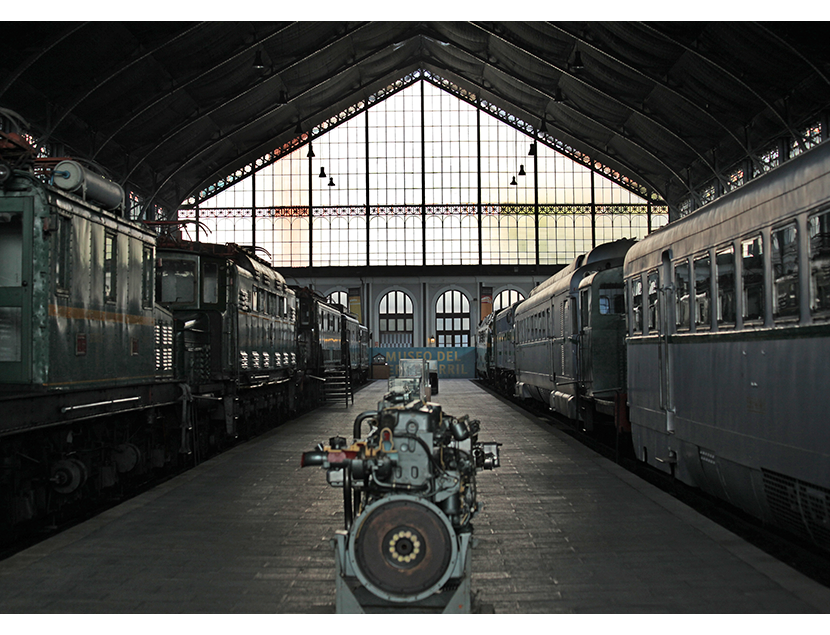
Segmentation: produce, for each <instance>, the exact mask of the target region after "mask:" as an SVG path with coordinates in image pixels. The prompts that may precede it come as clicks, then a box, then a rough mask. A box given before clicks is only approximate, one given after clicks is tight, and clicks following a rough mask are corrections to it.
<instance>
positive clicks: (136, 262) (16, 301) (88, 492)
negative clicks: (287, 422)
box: [0, 133, 369, 541]
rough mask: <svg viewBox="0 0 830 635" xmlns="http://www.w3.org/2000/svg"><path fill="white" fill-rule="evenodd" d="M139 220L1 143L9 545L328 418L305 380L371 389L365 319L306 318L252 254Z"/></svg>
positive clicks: (0, 434) (3, 533)
mask: <svg viewBox="0 0 830 635" xmlns="http://www.w3.org/2000/svg"><path fill="white" fill-rule="evenodd" d="M125 209H126V206H125V197H124V193H123V191H122V189H121V188H120V187H119V186H118V185H116V184H114V183H112V182H111V181H108V180H107V179H105V178H104V177H102V176H100V175H98V174H96V173H94V172H93V171H92V170H90V169H88V168H87V167H85V166H83V165H81V164H80V163H78V162H76V161H72V160H52V159H47V160H42V159H35V153H34V151H33V150H32V149H31V147H29V146H28V144H27V143H26V142H25V141H24V140H23V138H22V137H19V136H17V135H11V134H9V133H0V407H2V408H3V409H4V412H5V413H6V417H5V418H4V419H3V421H2V422H0V540H2V541H5V540H6V539H8V538H9V537H10V536H12V535H13V534H15V533H16V532H17V530H21V531H25V528H26V527H28V526H29V523H28V521H34V522H38V521H42V520H50V521H52V522H57V521H58V520H59V519H60V518H66V519H68V518H71V517H73V516H74V515H75V514H76V513H77V512H78V511H81V510H82V509H84V508H87V509H89V508H91V506H93V505H97V504H99V503H100V501H102V500H112V501H115V500H119V499H121V498H123V497H124V495H126V494H128V493H129V492H133V491H135V488H136V487H137V486H138V485H141V484H142V483H147V482H150V481H152V480H153V479H155V478H156V477H157V476H159V475H161V474H163V473H173V472H174V471H177V470H181V469H184V468H186V467H189V466H192V465H193V464H195V463H198V462H199V461H201V460H202V459H203V458H205V457H206V456H208V455H210V454H215V453H216V452H218V451H221V450H222V449H224V448H225V447H226V446H227V445H229V444H231V443H233V442H234V441H235V440H236V439H237V438H239V437H243V438H244V437H248V436H251V435H253V434H256V433H258V432H260V431H261V430H262V429H264V428H265V427H270V426H273V425H276V424H278V423H280V422H281V421H282V420H284V418H285V417H286V416H287V415H289V414H290V413H292V412H293V411H295V410H299V409H306V408H309V407H312V406H314V405H316V404H317V403H318V402H319V401H320V400H321V399H322V398H323V397H324V391H323V390H322V388H321V387H320V386H319V385H318V384H319V382H314V381H306V379H308V378H309V377H312V376H322V375H323V374H324V373H325V372H326V370H327V369H334V368H342V367H343V363H344V360H346V362H347V364H346V368H347V369H348V368H351V371H352V372H353V373H354V374H355V377H356V379H357V381H361V380H365V377H366V375H367V372H368V367H369V352H368V343H369V334H368V331H367V330H366V328H365V327H364V326H363V325H360V324H358V322H357V320H356V319H355V318H354V317H353V316H349V315H347V314H346V313H344V312H342V311H341V310H340V309H339V308H337V307H333V306H330V305H327V304H326V303H325V302H320V301H319V299H316V298H307V300H308V302H307V304H306V305H305V307H304V308H305V312H304V313H303V311H302V310H301V308H303V307H301V304H300V300H299V299H298V297H297V293H295V291H294V290H293V289H291V288H289V287H288V286H287V285H286V283H285V280H284V279H283V278H282V276H281V275H280V274H279V273H278V272H277V271H275V270H274V269H272V268H271V267H270V265H269V263H267V262H266V261H264V260H262V259H260V258H259V257H257V256H256V255H255V253H254V251H253V249H249V248H246V247H242V246H238V245H213V244H199V243H191V242H186V241H181V240H178V239H177V240H173V239H172V238H170V237H165V238H159V237H158V236H157V234H156V233H155V232H154V231H151V230H149V229H148V228H147V226H146V225H145V224H144V223H139V222H136V221H132V220H130V219H129V218H127V215H126V213H125ZM312 344H313V345H312ZM349 360H351V361H349Z"/></svg>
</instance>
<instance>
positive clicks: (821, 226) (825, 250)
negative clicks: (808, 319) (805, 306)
mask: <svg viewBox="0 0 830 635" xmlns="http://www.w3.org/2000/svg"><path fill="white" fill-rule="evenodd" d="M808 228H809V235H810V313H812V314H813V315H816V314H818V313H826V312H828V311H830V212H824V213H822V214H817V215H816V216H813V217H812V218H811V219H810V220H809V223H808Z"/></svg>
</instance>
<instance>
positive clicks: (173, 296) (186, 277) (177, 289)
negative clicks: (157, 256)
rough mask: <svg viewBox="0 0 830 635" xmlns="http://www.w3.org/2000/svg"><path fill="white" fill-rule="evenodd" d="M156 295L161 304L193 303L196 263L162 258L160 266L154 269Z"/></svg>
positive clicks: (194, 298)
mask: <svg viewBox="0 0 830 635" xmlns="http://www.w3.org/2000/svg"><path fill="white" fill-rule="evenodd" d="M159 278H161V282H160V283H159ZM156 293H157V295H158V298H157V299H158V301H159V302H161V303H162V304H193V303H195V301H196V261H195V260H189V259H187V260H186V259H179V258H163V259H162V260H161V266H160V267H159V268H157V269H156Z"/></svg>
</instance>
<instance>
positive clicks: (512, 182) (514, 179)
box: [510, 176, 518, 185]
mask: <svg viewBox="0 0 830 635" xmlns="http://www.w3.org/2000/svg"><path fill="white" fill-rule="evenodd" d="M510 185H518V183H516V177H515V176H514V177H513V180H512V181H510Z"/></svg>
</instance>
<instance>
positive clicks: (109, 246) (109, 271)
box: [104, 232, 118, 302]
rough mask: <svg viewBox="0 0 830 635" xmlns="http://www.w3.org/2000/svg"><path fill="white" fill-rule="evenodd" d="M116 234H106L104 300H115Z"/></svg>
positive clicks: (116, 268)
mask: <svg viewBox="0 0 830 635" xmlns="http://www.w3.org/2000/svg"><path fill="white" fill-rule="evenodd" d="M117 245H118V243H117V242H116V236H115V234H113V233H111V232H105V234H104V301H105V302H115V283H116V275H117V271H118V259H117V253H116V249H117Z"/></svg>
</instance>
